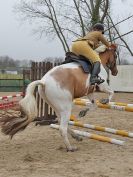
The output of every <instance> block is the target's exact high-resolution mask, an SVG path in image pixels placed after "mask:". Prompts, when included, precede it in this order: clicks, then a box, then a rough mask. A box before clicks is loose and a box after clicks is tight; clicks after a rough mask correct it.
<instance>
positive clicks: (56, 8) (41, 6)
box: [16, 0, 133, 55]
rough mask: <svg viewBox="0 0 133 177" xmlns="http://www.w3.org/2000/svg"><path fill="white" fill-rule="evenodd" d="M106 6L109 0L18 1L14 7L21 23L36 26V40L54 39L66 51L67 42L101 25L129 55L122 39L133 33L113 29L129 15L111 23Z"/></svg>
mask: <svg viewBox="0 0 133 177" xmlns="http://www.w3.org/2000/svg"><path fill="white" fill-rule="evenodd" d="M110 7H111V1H109V0H67V1H66V0H21V1H20V3H18V5H16V10H17V12H18V13H19V14H20V15H21V18H22V19H23V20H28V21H29V22H30V24H33V26H35V27H37V28H35V29H34V33H37V34H39V35H40V37H42V35H43V34H45V35H46V36H47V37H48V39H52V40H54V39H55V38H58V39H59V40H60V42H61V44H62V47H63V49H64V51H65V52H66V51H69V43H70V42H71V41H72V40H73V39H74V38H78V37H81V36H84V35H85V34H86V33H87V32H88V31H89V30H90V29H91V27H92V25H94V24H95V23H97V22H101V23H104V24H105V26H106V29H107V30H106V34H107V35H108V36H109V39H110V41H111V42H114V41H115V40H117V39H119V41H121V42H122V43H123V44H124V47H125V48H127V50H128V51H129V52H130V54H131V55H133V53H132V50H131V49H130V47H129V45H128V43H127V42H126V40H125V39H124V38H123V37H124V36H125V35H127V34H130V33H131V32H133V30H131V31H129V32H127V33H125V34H122V35H121V33H120V32H119V29H118V27H117V26H118V25H119V24H120V23H122V22H124V21H126V20H128V19H131V18H132V17H133V15H130V16H129V17H127V18H125V19H123V20H121V21H117V22H114V21H113V19H112V17H111V12H110ZM35 24H36V25H35ZM120 47H121V46H120Z"/></svg>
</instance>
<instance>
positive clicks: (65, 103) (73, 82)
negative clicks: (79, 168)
mask: <svg viewBox="0 0 133 177" xmlns="http://www.w3.org/2000/svg"><path fill="white" fill-rule="evenodd" d="M115 50H116V46H115V45H112V46H111V48H110V49H106V51H105V52H103V53H101V54H100V57H101V60H102V64H103V66H106V67H108V68H109V69H110V70H111V72H112V75H117V72H118V71H117V66H116V55H115ZM105 73H106V71H105V69H104V68H103V67H101V73H100V76H101V77H102V78H104V79H107V78H106V77H107V76H106V75H107V73H106V75H105V76H104V74H105ZM89 80H90V74H86V73H84V72H83V70H82V68H81V67H80V66H79V64H77V63H68V64H64V65H60V66H56V67H54V68H53V69H51V70H50V71H49V72H47V73H46V74H45V75H44V76H43V78H42V79H41V80H36V81H33V82H32V83H30V84H29V85H28V87H27V91H26V95H25V97H24V98H23V99H22V100H21V101H20V102H19V107H18V108H16V111H18V110H19V111H20V115H19V116H14V117H12V118H11V116H9V117H4V118H1V119H0V123H1V124H2V132H3V133H5V134H6V135H10V136H11V138H12V137H13V135H14V134H16V133H17V132H18V131H20V130H23V129H25V128H26V127H27V125H29V123H31V122H32V121H33V120H34V119H35V118H36V117H37V114H38V110H37V103H36V100H35V97H34V90H35V87H36V86H38V92H39V94H40V96H41V98H42V99H44V100H45V101H46V102H47V103H48V104H49V105H50V106H51V107H52V108H53V109H54V110H55V112H56V115H57V117H58V118H59V121H60V128H59V130H60V133H61V135H62V137H63V140H64V143H65V146H66V148H67V151H74V150H76V149H77V148H76V147H73V146H72V145H71V144H70V142H69V139H68V135H67V133H68V132H69V133H70V134H71V135H72V137H74V138H76V139H77V140H80V137H78V136H77V135H76V134H75V133H74V132H73V130H71V129H70V128H68V122H69V119H70V115H71V110H72V105H73V99H74V98H79V97H82V96H84V95H88V97H89V96H90V95H91V94H92V93H93V90H94V89H93V88H94V86H90V82H89ZM103 85H104V83H103ZM105 85H106V84H105ZM92 87H93V88H92ZM99 87H100V86H99ZM101 88H103V89H105V88H104V86H103V87H101Z"/></svg>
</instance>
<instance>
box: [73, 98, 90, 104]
mask: <svg viewBox="0 0 133 177" xmlns="http://www.w3.org/2000/svg"><path fill="white" fill-rule="evenodd" d="M73 103H74V104H76V105H81V106H89V105H91V104H92V103H91V102H90V101H88V100H87V101H84V100H77V99H75V100H73Z"/></svg>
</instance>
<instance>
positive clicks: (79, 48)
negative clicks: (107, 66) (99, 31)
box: [71, 41, 104, 85]
mask: <svg viewBox="0 0 133 177" xmlns="http://www.w3.org/2000/svg"><path fill="white" fill-rule="evenodd" d="M71 51H72V52H74V53H75V54H77V55H83V56H85V57H86V58H88V60H90V61H92V62H93V64H94V66H93V71H92V75H91V78H90V82H91V85H94V84H95V83H97V84H100V83H103V82H104V80H103V79H101V78H100V77H98V74H99V72H100V65H101V59H100V57H99V55H98V54H97V53H96V52H95V51H94V50H93V49H92V48H91V47H90V45H89V44H88V42H87V41H76V42H74V43H73V45H72V49H71Z"/></svg>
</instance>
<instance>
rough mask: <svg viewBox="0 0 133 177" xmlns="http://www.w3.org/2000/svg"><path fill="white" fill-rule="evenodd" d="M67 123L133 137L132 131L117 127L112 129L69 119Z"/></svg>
mask: <svg viewBox="0 0 133 177" xmlns="http://www.w3.org/2000/svg"><path fill="white" fill-rule="evenodd" d="M69 124H70V125H74V126H78V127H84V128H88V129H92V130H97V131H102V132H108V133H112V134H116V135H120V136H126V137H130V138H133V133H132V132H127V131H125V130H117V129H113V128H108V127H101V126H98V125H92V124H82V123H80V122H78V121H69Z"/></svg>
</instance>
